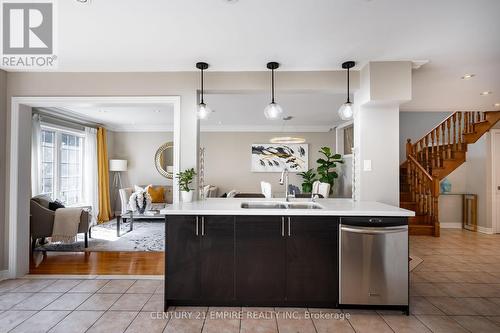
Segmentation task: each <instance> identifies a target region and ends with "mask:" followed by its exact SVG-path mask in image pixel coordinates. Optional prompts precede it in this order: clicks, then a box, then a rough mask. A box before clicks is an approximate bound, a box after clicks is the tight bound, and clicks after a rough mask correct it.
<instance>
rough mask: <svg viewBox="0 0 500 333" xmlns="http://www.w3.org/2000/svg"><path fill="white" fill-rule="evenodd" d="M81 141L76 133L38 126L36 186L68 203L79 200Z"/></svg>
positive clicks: (81, 169)
mask: <svg viewBox="0 0 500 333" xmlns="http://www.w3.org/2000/svg"><path fill="white" fill-rule="evenodd" d="M83 141H84V140H83V136H81V135H79V134H77V133H71V132H68V131H64V130H60V129H56V128H51V127H49V126H42V133H41V159H40V164H41V165H40V168H41V177H40V182H41V184H40V188H41V191H42V193H43V194H47V195H50V196H51V197H52V199H54V200H55V199H58V200H60V201H62V202H63V203H64V204H65V205H68V206H71V205H75V204H78V203H81V202H82V201H83V182H82V180H83V143H84V142H83Z"/></svg>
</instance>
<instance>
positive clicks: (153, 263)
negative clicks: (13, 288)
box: [30, 252, 165, 275]
mask: <svg viewBox="0 0 500 333" xmlns="http://www.w3.org/2000/svg"><path fill="white" fill-rule="evenodd" d="M164 263H165V260H164V252H45V253H44V254H43V253H39V252H35V253H34V254H33V255H32V256H31V258H30V274H113V275H163V274H164V267H165V265H164Z"/></svg>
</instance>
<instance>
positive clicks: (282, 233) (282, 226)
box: [281, 216, 285, 237]
mask: <svg viewBox="0 0 500 333" xmlns="http://www.w3.org/2000/svg"><path fill="white" fill-rule="evenodd" d="M281 237H285V217H284V216H282V217H281Z"/></svg>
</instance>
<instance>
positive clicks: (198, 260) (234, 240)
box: [161, 199, 414, 312]
mask: <svg viewBox="0 0 500 333" xmlns="http://www.w3.org/2000/svg"><path fill="white" fill-rule="evenodd" d="M161 214H164V215H165V216H166V223H165V226H166V256H165V257H166V265H165V267H166V268H165V270H166V272H165V309H166V308H167V307H168V306H169V305H204V306H288V307H289V306H294V307H295V306H298V307H333V308H334V307H345V308H347V307H358V308H359V307H361V308H386V309H401V310H403V311H405V312H407V311H408V307H409V304H408V285H409V284H408V229H407V224H408V222H407V218H408V217H409V216H414V213H413V212H411V211H408V210H404V209H401V208H398V207H394V206H389V205H385V204H381V203H376V202H354V201H352V200H350V199H318V200H317V202H311V201H307V200H300V199H294V200H292V201H291V202H285V201H284V200H280V199H208V200H204V201H196V202H193V203H185V204H174V205H171V206H169V207H167V208H166V209H164V210H162V211H161ZM360 230H362V231H363V237H364V238H360V237H361V232H360ZM344 234H345V236H343V235H344ZM395 235H398V238H397V239H396V237H395ZM343 237H344V238H343ZM343 239H345V241H344V243H342V240H343ZM348 239H349V241H348V242H347V240H348ZM354 244H356V246H355V247H354V248H353V247H352V246H353V245H354ZM387 253H389V256H387ZM342 258H348V260H344V262H342ZM346 274H347V275H346Z"/></svg>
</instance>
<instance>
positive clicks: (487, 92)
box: [480, 91, 493, 96]
mask: <svg viewBox="0 0 500 333" xmlns="http://www.w3.org/2000/svg"><path fill="white" fill-rule="evenodd" d="M491 94H493V93H492V92H491V91H483V92H482V93H480V95H481V96H486V95H491Z"/></svg>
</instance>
